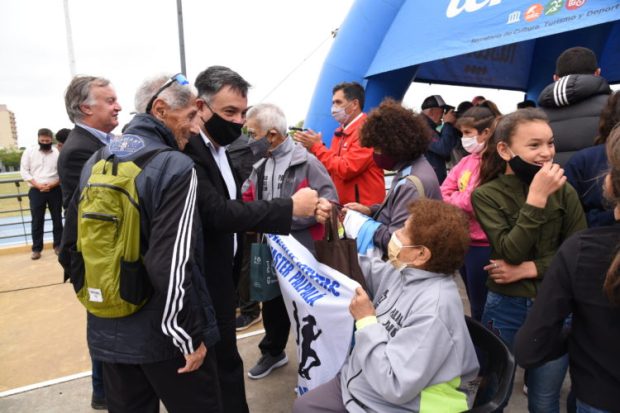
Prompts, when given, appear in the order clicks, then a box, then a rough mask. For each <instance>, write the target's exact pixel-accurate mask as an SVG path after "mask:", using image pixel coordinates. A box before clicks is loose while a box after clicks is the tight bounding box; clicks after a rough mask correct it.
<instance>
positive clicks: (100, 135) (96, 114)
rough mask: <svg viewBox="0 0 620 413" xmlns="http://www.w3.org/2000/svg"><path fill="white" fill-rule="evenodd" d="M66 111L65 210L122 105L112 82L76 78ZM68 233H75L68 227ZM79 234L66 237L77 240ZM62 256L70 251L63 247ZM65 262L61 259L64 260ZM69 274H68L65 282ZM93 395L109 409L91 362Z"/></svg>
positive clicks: (61, 161)
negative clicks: (68, 124)
mask: <svg viewBox="0 0 620 413" xmlns="http://www.w3.org/2000/svg"><path fill="white" fill-rule="evenodd" d="M65 109H66V110H67V115H69V119H70V120H71V122H73V123H75V128H74V129H73V130H72V131H71V132H70V133H69V136H68V137H67V140H66V142H65V143H64V145H63V149H62V151H61V152H60V155H59V156H58V175H59V176H60V188H61V190H62V206H63V208H64V209H65V210H66V209H67V208H68V206H69V201H71V197H72V196H73V193H74V192H75V189H76V187H77V185H78V181H79V179H80V173H81V172H82V167H83V166H84V163H86V161H87V160H88V158H90V156H91V155H92V154H93V153H95V152H96V151H97V150H99V149H100V148H102V147H104V146H105V145H107V144H108V143H109V141H110V139H111V137H112V134H111V133H110V132H112V131H113V130H114V128H116V126H117V125H118V113H119V112H120V111H121V105H120V104H119V103H118V100H117V98H116V92H115V91H114V88H112V85H111V84H110V81H109V80H108V79H105V78H102V77H95V76H76V77H74V78H73V79H72V80H71V83H70V84H69V86H68V87H67V91H66V92H65ZM67 231H72V229H71V228H67ZM75 236H76V234H71V233H70V232H69V233H67V232H66V231H65V233H64V234H63V242H62V244H64V240H65V238H66V237H69V238H74V237H75ZM61 251H62V252H61V254H63V253H67V252H66V251H67V249H66V248H64V247H62V246H61ZM61 260H62V257H61ZM67 279H68V273H67V272H66V271H65V281H66V280H67ZM92 372H93V376H92V377H93V394H92V398H91V407H92V408H93V409H97V410H104V409H106V408H107V406H106V401H105V391H104V388H103V371H102V365H101V362H99V361H97V360H95V359H92Z"/></svg>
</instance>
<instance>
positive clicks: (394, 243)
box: [388, 232, 417, 271]
mask: <svg viewBox="0 0 620 413" xmlns="http://www.w3.org/2000/svg"><path fill="white" fill-rule="evenodd" d="M416 247H417V245H403V243H402V242H400V239H398V237H397V236H396V232H393V233H392V237H391V238H390V242H388V261H389V262H390V264H392V265H393V266H394V268H396V269H397V270H399V271H400V270H402V269H404V268H405V267H407V266H408V265H409V264H412V263H411V262H403V261H401V260H400V259H399V258H398V256H399V255H400V252H401V250H402V249H403V248H416Z"/></svg>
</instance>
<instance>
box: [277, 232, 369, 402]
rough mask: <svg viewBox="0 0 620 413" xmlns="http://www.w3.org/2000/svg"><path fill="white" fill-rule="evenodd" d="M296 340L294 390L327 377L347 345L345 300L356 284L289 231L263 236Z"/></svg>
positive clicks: (349, 319)
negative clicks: (317, 258) (295, 384)
mask: <svg viewBox="0 0 620 413" xmlns="http://www.w3.org/2000/svg"><path fill="white" fill-rule="evenodd" d="M267 239H268V242H269V247H270V248H271V254H272V257H273V261H272V262H273V267H274V268H275V270H276V273H277V274H278V280H279V284H280V290H282V297H283V298H284V303H285V304H286V309H287V311H288V315H289V318H290V320H291V327H292V328H293V330H294V334H295V342H296V343H297V360H298V362H299V368H298V370H297V374H298V381H297V383H298V385H297V392H298V394H299V395H301V394H304V393H305V392H307V391H308V390H311V389H313V388H315V387H317V386H319V385H321V384H323V383H325V382H327V381H329V380H331V379H333V378H334V376H335V375H336V373H338V371H339V370H340V368H341V367H342V364H343V363H344V360H345V358H346V357H347V354H348V352H349V348H350V346H351V339H352V335H353V324H354V320H353V317H352V316H351V314H350V313H349V304H350V303H351V299H352V298H353V296H354V295H355V289H356V288H357V287H358V286H359V284H358V283H357V282H355V281H353V280H352V279H350V278H348V277H347V276H345V275H344V274H342V273H340V272H338V271H336V270H334V269H333V268H331V267H328V266H326V265H323V264H321V263H319V262H318V261H317V260H316V258H314V256H313V255H312V254H311V253H310V251H308V250H307V249H306V248H305V247H304V246H303V245H301V244H300V243H299V242H298V241H297V240H296V239H295V238H293V237H292V236H280V235H267Z"/></svg>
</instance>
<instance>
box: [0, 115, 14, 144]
mask: <svg viewBox="0 0 620 413" xmlns="http://www.w3.org/2000/svg"><path fill="white" fill-rule="evenodd" d="M12 148H14V149H17V125H16V124H15V114H14V113H13V112H11V111H10V110H9V109H8V108H7V107H6V105H0V149H12Z"/></svg>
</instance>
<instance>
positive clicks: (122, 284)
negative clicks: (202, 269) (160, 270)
mask: <svg viewBox="0 0 620 413" xmlns="http://www.w3.org/2000/svg"><path fill="white" fill-rule="evenodd" d="M165 150H168V149H163V150H162V149H160V150H156V151H150V152H147V153H145V154H144V155H141V156H140V157H138V158H137V159H135V160H133V161H123V160H119V158H118V157H117V156H115V155H114V154H111V155H109V156H108V157H107V158H106V159H103V158H102V157H103V150H100V151H99V155H98V160H97V161H96V162H95V164H94V165H93V167H92V170H91V175H90V176H89V178H88V183H87V184H86V186H85V187H84V188H83V189H82V192H81V193H80V198H79V201H78V208H77V213H78V215H77V245H76V250H77V254H75V253H74V254H73V256H72V263H71V265H72V269H73V270H74V272H77V273H78V274H76V275H77V279H78V283H77V284H78V285H74V287H75V290H76V293H77V297H78V300H80V302H81V303H82V304H83V305H84V307H86V309H87V310H88V312H89V313H91V314H93V315H95V316H97V317H102V318H119V317H126V316H128V315H130V314H133V313H135V312H136V311H138V310H139V309H140V308H141V307H142V306H143V305H144V304H145V303H146V302H147V301H148V299H149V297H150V296H151V294H152V287H151V285H150V282H149V280H148V275H147V273H146V269H145V267H144V265H143V263H142V257H141V256H140V206H139V196H138V191H137V189H136V178H137V177H138V175H139V174H140V173H141V172H142V170H143V168H144V166H146V164H147V163H148V161H150V160H151V159H152V158H154V157H155V155H157V154H158V153H160V152H163V151H165ZM76 256H77V257H76ZM76 258H77V261H78V262H77V263H76V262H74V261H75V260H76ZM76 267H77V268H76ZM75 270H77V271H75ZM79 281H82V282H79Z"/></svg>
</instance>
